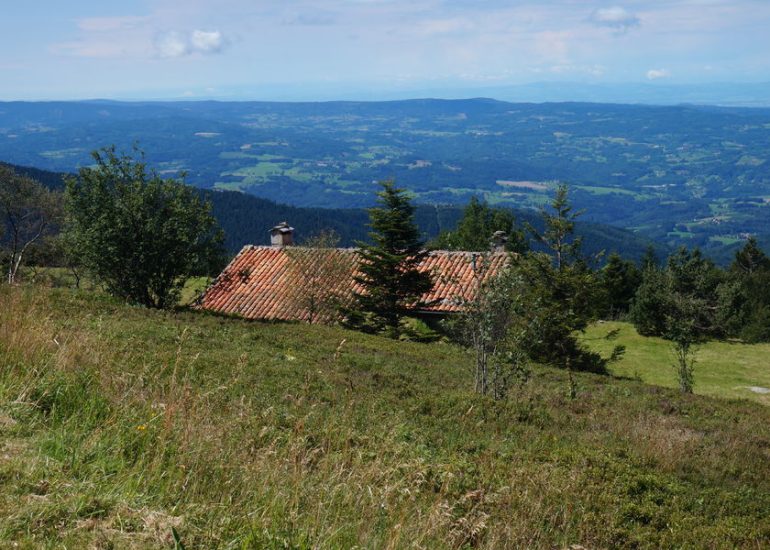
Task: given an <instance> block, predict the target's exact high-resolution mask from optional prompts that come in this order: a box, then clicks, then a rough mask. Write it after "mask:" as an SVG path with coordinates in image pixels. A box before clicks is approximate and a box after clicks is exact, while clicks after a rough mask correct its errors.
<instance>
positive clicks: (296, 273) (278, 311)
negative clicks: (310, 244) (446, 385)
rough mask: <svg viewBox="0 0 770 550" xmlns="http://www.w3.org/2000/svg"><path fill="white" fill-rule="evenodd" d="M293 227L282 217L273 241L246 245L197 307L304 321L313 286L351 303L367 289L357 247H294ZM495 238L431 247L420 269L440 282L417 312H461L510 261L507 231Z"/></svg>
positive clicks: (418, 314)
mask: <svg viewBox="0 0 770 550" xmlns="http://www.w3.org/2000/svg"><path fill="white" fill-rule="evenodd" d="M293 231H294V229H293V228H292V227H290V226H289V224H288V223H286V222H282V223H280V224H278V225H276V226H275V227H273V228H272V229H271V230H270V235H271V243H272V245H271V246H254V245H247V246H244V247H243V249H242V250H241V251H240V252H239V253H238V255H237V256H236V257H235V258H234V259H233V260H232V261H231V262H230V264H229V265H228V266H227V267H226V268H225V269H224V271H223V272H222V273H221V274H220V275H219V276H218V277H217V278H216V279H215V280H214V281H213V282H212V284H211V285H210V286H209V287H208V288H207V289H206V291H205V292H204V294H203V295H202V296H201V298H200V299H199V300H198V303H197V307H199V308H201V309H205V310H208V311H212V312H218V313H222V314H226V315H237V316H240V317H244V318H246V319H262V320H280V321H301V320H312V319H313V311H312V300H308V299H307V298H308V295H310V294H312V293H313V292H316V293H319V294H322V295H326V296H328V295H330V294H333V295H334V296H335V297H336V298H337V300H338V301H339V302H340V303H342V304H345V303H350V302H351V301H352V299H353V294H354V292H360V291H362V289H361V288H359V285H358V284H357V283H356V282H355V281H354V276H355V273H356V267H357V265H358V261H359V260H358V255H357V254H356V249H354V248H333V249H312V248H302V247H293V246H292V244H293ZM493 243H494V244H495V245H496V246H495V247H494V248H493V250H492V251H491V252H489V253H487V254H480V253H476V252H458V251H448V250H436V251H431V252H429V253H428V255H427V256H426V258H425V260H424V261H423V262H422V263H421V264H420V266H419V269H420V270H421V271H425V272H430V273H431V274H432V276H433V281H434V285H433V288H432V290H431V291H430V292H428V293H426V294H425V295H424V296H422V297H421V299H420V302H422V303H424V304H428V305H427V306H425V307H423V308H421V309H418V310H415V312H414V313H415V316H416V317H422V318H426V317H428V318H430V317H433V318H435V317H441V316H447V315H450V314H453V313H457V312H460V311H461V310H462V308H463V304H464V303H466V302H467V301H468V300H471V299H472V298H473V297H474V296H475V293H476V291H477V289H478V287H479V285H480V284H481V283H483V281H484V280H486V279H487V278H489V277H492V276H495V275H497V274H498V273H499V272H500V270H501V269H502V268H503V267H504V266H505V265H506V264H507V262H508V254H507V253H505V252H503V251H502V244H504V236H503V235H499V234H496V235H494V239H493ZM300 252H301V254H300ZM482 264H483V268H482ZM326 271H328V272H329V273H325V272H326ZM327 317H328V315H327ZM319 320H320V319H319ZM323 320H324V321H330V320H333V319H329V318H324V319H323Z"/></svg>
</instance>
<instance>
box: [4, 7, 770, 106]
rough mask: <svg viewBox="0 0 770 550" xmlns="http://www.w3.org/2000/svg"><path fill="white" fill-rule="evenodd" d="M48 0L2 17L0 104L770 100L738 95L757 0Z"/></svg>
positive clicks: (768, 64)
mask: <svg viewBox="0 0 770 550" xmlns="http://www.w3.org/2000/svg"><path fill="white" fill-rule="evenodd" d="M45 4H47V5H46V6H44V9H41V6H40V3H26V4H18V5H15V6H14V7H13V8H12V9H9V10H6V12H5V13H4V15H3V19H2V21H0V30H2V33H0V46H1V47H0V69H1V70H2V71H3V84H2V85H0V100H75V99H89V98H107V99H116V100H170V99H194V98H198V99H221V100H228V99H230V100H328V99H372V100H377V99H402V98H405V97H420V96H430V97H439V98H441V97H471V96H475V95H489V96H490V97H496V96H494V95H493V94H489V93H484V92H485V91H488V90H493V91H494V90H497V91H498V93H499V97H496V98H497V99H503V100H511V99H515V94H511V95H510V96H507V97H506V96H505V91H506V90H512V89H519V90H521V89H522V87H524V88H526V87H533V86H534V87H537V86H540V87H543V86H545V87H547V86H552V87H553V86H554V85H556V86H557V87H558V86H559V85H563V86H565V87H569V86H570V85H574V86H576V87H583V90H582V91H581V92H580V93H582V94H586V93H587V92H585V90H586V89H598V90H602V89H610V90H612V93H611V94H609V95H610V96H611V97H610V100H613V99H614V100H617V99H620V100H623V97H624V96H623V94H624V92H623V90H624V89H633V88H640V87H642V88H644V89H645V90H652V93H653V95H654V94H659V95H661V96H662V97H664V99H663V100H659V101H663V102H677V101H684V102H686V101H688V100H689V99H690V98H689V97H684V98H683V99H677V98H676V97H675V96H676V91H677V90H679V91H682V90H685V89H686V88H688V87H693V86H694V87H696V88H697V87H701V88H703V87H704V86H705V87H706V88H705V89H712V90H713V89H715V88H719V89H720V90H721V91H719V92H718V93H716V92H709V94H707V95H709V97H707V98H706V99H705V100H704V101H705V102H707V103H709V102H712V103H713V102H720V97H723V98H726V99H725V100H724V102H727V103H731V102H732V99H731V98H730V96H731V95H732V94H737V95H738V96H740V97H738V100H737V102H738V103H741V102H747V103H749V104H751V103H752V102H760V103H762V104H764V103H765V102H767V100H768V96H770V94H767V93H765V92H764V91H760V92H761V93H759V94H758V95H757V93H756V92H753V94H754V95H752V94H746V93H745V88H746V86H755V87H756V85H757V84H759V83H762V84H764V83H768V82H770V58H768V57H767V56H766V52H767V51H770V33H767V32H766V29H767V27H768V26H769V25H768V24H770V3H768V2H763V1H759V0H732V1H727V0H648V1H614V2H613V1H610V2H597V1H593V0H591V1H585V2H576V1H574V0H547V1H540V2H534V1H532V0H525V1H522V2H516V3H515V4H512V3H511V2H504V1H502V0H476V1H474V2H467V1H459V0H422V1H411V2H408V1H406V0H327V1H325V2H317V1H313V0H290V1H283V2H278V1H277V0H264V1H262V2H259V3H255V2H253V1H248V0H222V1H219V2H211V1H207V0H189V1H187V2H180V1H179V0H126V1H124V2H121V3H119V4H109V5H107V4H105V3H103V2H97V1H96V0H74V1H72V2H68V3H66V4H61V3H58V2H45ZM645 85H648V86H645ZM592 87H593V88H592ZM731 87H732V88H731ZM672 90H673V92H672ZM563 92H564V94H567V95H564V99H565V100H567V99H570V98H569V96H568V92H569V90H564V91H563ZM664 92H665V93H668V94H669V96H670V97H669V98H668V99H665V93H664ZM645 93H647V92H645ZM688 93H689V92H688ZM613 94H614V96H613ZM672 94H673V95H672ZM720 94H721V95H720ZM755 96H756V97H755ZM759 96H761V97H759ZM577 99H580V98H577ZM598 99H599V100H602V99H601V97H599V98H598ZM653 99H654V98H653ZM696 99H697V94H696ZM628 101H629V102H637V101H642V102H645V100H644V98H642V99H641V100H640V98H639V97H637V96H635V95H633V94H631V93H630V92H629V96H628Z"/></svg>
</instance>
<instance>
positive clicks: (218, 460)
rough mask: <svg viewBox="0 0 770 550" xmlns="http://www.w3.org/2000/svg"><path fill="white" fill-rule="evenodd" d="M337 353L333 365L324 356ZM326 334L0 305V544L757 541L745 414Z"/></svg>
mask: <svg viewBox="0 0 770 550" xmlns="http://www.w3.org/2000/svg"><path fill="white" fill-rule="evenodd" d="M343 340H345V344H344V346H342V345H341V344H340V343H341V342H342V341H343ZM468 364H469V357H468V356H467V355H466V354H465V353H464V352H462V351H461V350H459V349H457V348H454V347H452V346H448V345H443V344H437V345H430V346H427V345H417V344H407V343H398V342H391V341H388V340H384V339H379V338H376V337H371V336H365V335H359V334H355V333H350V332H345V331H341V330H339V329H335V328H329V327H316V326H307V325H274V324H259V323H246V322H241V321H235V320H225V319H219V318H215V317H211V316H206V315H195V314H191V313H159V312H147V311H143V310H140V309H136V308H130V307H124V306H121V305H119V304H116V303H114V302H111V301H110V300H109V299H108V298H106V297H103V296H95V295H88V294H77V293H76V294H73V293H71V292H64V291H43V290H39V289H32V288H27V289H24V288H21V289H20V288H16V289H8V288H4V289H2V290H0V419H6V420H4V421H0V434H2V437H3V443H2V445H3V446H2V449H0V456H1V457H2V458H0V480H2V485H1V487H2V489H0V541H5V542H11V541H14V542H16V543H18V544H20V545H21V546H22V547H24V546H27V547H41V546H42V547H45V546H48V547H61V546H66V547H86V546H88V545H91V546H93V547H103V548H108V547H114V548H157V547H162V546H164V545H167V546H168V547H173V535H172V528H173V529H175V530H176V531H177V532H178V533H179V536H180V538H181V540H182V542H183V543H184V544H185V545H186V546H187V547H188V548H215V547H221V548H352V547H366V548H412V547H415V548H467V547H483V548H504V547H510V548H516V547H548V548H552V547H567V546H569V545H572V544H580V545H583V546H586V547H610V546H621V545H625V546H635V545H636V546H682V545H685V546H686V545H691V546H712V547H718V546H724V547H733V546H744V547H760V546H762V545H764V544H766V543H768V542H770V521H769V520H768V517H767V513H766V512H767V510H769V509H770V497H769V496H768V495H769V494H770V491H768V489H770V481H769V480H770V476H768V473H770V467H768V460H767V459H768V457H769V456H770V455H768V450H767V449H768V448H770V443H769V442H770V435H769V434H768V426H769V425H770V423H768V420H770V415H769V414H768V413H767V411H766V410H765V409H763V408H762V407H760V406H759V405H751V404H747V403H728V402H721V401H716V400H708V399H700V398H697V397H687V396H684V397H683V396H679V395H678V394H677V393H676V392H675V391H670V392H669V391H668V390H664V389H660V388H653V387H648V386H644V385H642V384H639V383H636V382H633V381H616V380H611V379H607V378H603V377H596V376H590V375H586V376H580V377H579V378H578V379H577V380H578V386H579V393H578V399H577V400H576V401H570V400H568V399H567V398H566V396H565V395H564V389H565V388H566V380H565V378H564V377H563V374H562V373H561V372H558V371H553V370H550V369H538V370H537V372H536V373H535V376H534V378H533V380H532V382H531V383H530V385H529V386H528V387H526V388H524V389H522V390H520V391H519V392H518V393H516V394H515V395H513V396H512V397H511V399H509V400H507V401H505V402H503V403H497V404H496V403H493V402H491V401H488V400H485V399H481V398H478V397H475V396H474V395H473V393H472V378H471V376H472V373H471V371H470V370H469V369H468Z"/></svg>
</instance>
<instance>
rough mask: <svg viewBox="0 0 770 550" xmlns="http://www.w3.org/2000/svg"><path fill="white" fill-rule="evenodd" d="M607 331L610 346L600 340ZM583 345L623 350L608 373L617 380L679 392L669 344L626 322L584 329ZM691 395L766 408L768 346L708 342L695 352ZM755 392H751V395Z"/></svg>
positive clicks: (769, 385)
mask: <svg viewBox="0 0 770 550" xmlns="http://www.w3.org/2000/svg"><path fill="white" fill-rule="evenodd" d="M611 330H618V331H619V334H618V338H617V339H616V340H614V341H612V342H609V341H606V340H603V338H602V337H603V336H604V335H605V334H607V332H609V331H611ZM586 341H587V342H588V343H589V344H590V347H591V348H593V349H596V350H597V351H601V352H603V353H608V352H610V351H611V350H612V347H613V346H614V345H616V344H623V345H625V346H626V348H627V350H626V353H625V355H624V356H623V358H622V359H621V360H620V362H618V363H616V364H615V365H612V367H611V371H612V372H613V374H616V375H619V376H628V377H638V378H640V379H641V380H642V381H643V382H646V383H648V384H658V385H661V386H666V387H670V388H676V387H678V382H677V379H676V372H675V370H674V367H673V365H674V355H673V352H672V348H671V343H670V342H667V341H666V340H663V339H662V338H648V337H644V336H640V335H639V334H638V333H637V332H636V330H635V329H634V327H633V325H631V324H629V323H616V322H612V323H600V324H597V325H594V326H593V327H591V328H589V329H588V331H587V332H586ZM695 360H696V363H695V392H696V393H699V394H703V395H713V396H717V397H727V398H743V399H751V400H754V401H758V402H760V403H764V404H766V405H770V391H768V393H757V392H758V391H761V390H757V389H756V388H768V389H770V344H752V345H748V344H741V343H737V342H708V343H706V344H703V345H700V346H698V347H697V348H696V352H695ZM752 388H755V391H752Z"/></svg>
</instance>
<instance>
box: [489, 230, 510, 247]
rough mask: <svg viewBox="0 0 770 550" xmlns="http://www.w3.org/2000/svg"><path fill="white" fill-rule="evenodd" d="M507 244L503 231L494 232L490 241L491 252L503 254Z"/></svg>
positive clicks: (506, 236)
mask: <svg viewBox="0 0 770 550" xmlns="http://www.w3.org/2000/svg"><path fill="white" fill-rule="evenodd" d="M507 243H508V235H506V234H505V231H495V232H494V233H493V234H492V240H491V241H490V244H491V248H492V252H505V245H506V244H507Z"/></svg>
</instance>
